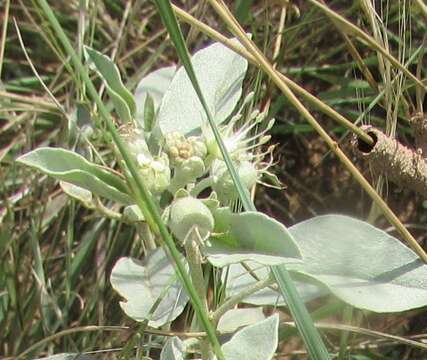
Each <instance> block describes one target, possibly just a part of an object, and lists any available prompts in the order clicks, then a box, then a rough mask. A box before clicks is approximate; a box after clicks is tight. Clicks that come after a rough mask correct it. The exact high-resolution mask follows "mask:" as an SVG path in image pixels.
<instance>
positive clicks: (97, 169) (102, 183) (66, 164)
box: [16, 147, 132, 204]
mask: <svg viewBox="0 0 427 360" xmlns="http://www.w3.org/2000/svg"><path fill="white" fill-rule="evenodd" d="M16 161H17V162H20V163H21V164H24V165H27V166H30V167H32V168H35V169H37V170H39V171H41V172H43V173H45V174H47V175H50V176H52V177H54V178H56V179H58V180H62V181H66V182H69V183H71V184H73V185H77V186H79V187H82V188H84V189H86V190H89V191H91V192H92V193H94V194H96V195H99V196H103V197H105V198H107V199H110V200H113V201H117V202H120V203H123V204H131V203H132V200H131V198H130V197H129V196H128V194H127V188H126V185H125V184H124V182H123V181H122V179H121V178H120V177H119V176H117V175H115V174H113V173H112V172H111V171H109V170H107V169H105V168H103V167H101V166H98V165H95V164H93V163H91V162H89V161H87V160H86V159H85V158H84V157H82V156H80V155H78V154H76V153H74V152H72V151H69V150H65V149H61V148H49V147H41V148H38V149H35V150H33V151H31V152H29V153H27V154H24V155H22V156H20V157H19V158H18V159H17V160H16Z"/></svg>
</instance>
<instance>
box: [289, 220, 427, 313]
mask: <svg viewBox="0 0 427 360" xmlns="http://www.w3.org/2000/svg"><path fill="white" fill-rule="evenodd" d="M289 231H290V232H291V234H292V235H293V236H294V238H295V240H296V241H297V243H298V245H299V247H300V249H301V252H302V255H303V259H304V263H303V264H300V265H293V266H292V267H290V270H291V269H294V270H297V271H299V272H301V273H303V274H306V275H309V276H311V277H313V278H315V279H317V280H318V281H320V282H321V283H323V284H325V285H326V286H327V287H328V288H329V289H330V290H331V291H332V292H333V293H334V294H335V295H336V296H337V297H339V298H340V299H341V300H343V301H345V302H347V303H349V304H351V305H353V306H355V307H358V308H361V309H367V310H371V311H375V312H395V311H404V310H409V309H413V308H418V307H421V306H425V305H427V265H425V264H424V263H423V262H422V261H421V260H420V259H419V258H418V256H417V255H416V254H415V253H414V252H413V251H412V250H411V249H409V248H408V247H406V246H405V245H403V244H402V243H401V242H400V241H399V240H397V239H396V238H394V237H393V236H390V235H389V234H387V233H386V232H384V231H382V230H379V229H377V228H375V227H373V226H372V225H369V224H368V223H366V222H363V221H360V220H356V219H353V218H350V217H347V216H342V215H326V216H319V217H315V218H313V219H310V220H307V221H304V222H302V223H299V224H297V225H294V226H292V227H291V228H289Z"/></svg>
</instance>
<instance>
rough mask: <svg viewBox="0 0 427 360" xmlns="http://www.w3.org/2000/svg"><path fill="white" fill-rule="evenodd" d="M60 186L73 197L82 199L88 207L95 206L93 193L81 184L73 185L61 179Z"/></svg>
mask: <svg viewBox="0 0 427 360" xmlns="http://www.w3.org/2000/svg"><path fill="white" fill-rule="evenodd" d="M59 186H61V189H62V190H63V191H64V192H65V193H66V194H67V195H68V196H70V197H72V198H73V199H76V200H78V201H81V202H82V203H83V205H84V206H86V207H87V208H93V207H94V204H93V201H92V193H91V192H90V191H89V190H86V189H84V188H82V187H80V186H77V185H73V184H71V183H69V182H66V181H60V182H59Z"/></svg>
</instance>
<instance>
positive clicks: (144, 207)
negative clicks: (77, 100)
mask: <svg viewBox="0 0 427 360" xmlns="http://www.w3.org/2000/svg"><path fill="white" fill-rule="evenodd" d="M37 1H38V4H39V5H40V7H41V8H42V9H43V11H44V13H45V15H46V17H47V19H48V20H49V22H50V24H51V26H52V28H53V29H54V31H55V33H56V35H57V36H58V38H59V40H60V42H61V43H62V46H63V47H64V48H65V50H66V52H67V53H68V55H69V56H70V58H71V60H72V62H73V65H74V67H75V69H76V71H77V72H78V73H79V75H80V77H81V79H82V81H83V82H84V84H85V86H86V88H87V92H88V94H89V95H90V96H91V97H92V99H93V101H94V102H95V103H96V105H97V106H98V109H99V112H100V114H101V116H102V118H103V119H104V121H105V123H106V125H107V128H108V130H109V132H110V133H111V136H112V139H113V141H114V143H115V145H116V146H117V148H118V150H119V152H120V154H121V156H122V157H123V160H124V162H125V164H126V166H127V168H128V170H129V172H130V174H131V175H132V180H133V182H134V185H135V186H134V189H135V192H136V195H137V196H136V197H135V198H136V201H137V204H138V206H139V207H140V208H141V211H142V212H143V213H144V216H146V218H151V219H153V220H154V222H155V225H156V226H157V227H158V231H159V233H160V235H161V237H162V239H163V240H164V242H165V244H166V246H167V248H168V250H169V252H170V255H171V256H172V258H173V260H174V261H175V263H176V267H177V272H178V275H179V277H180V278H181V281H182V282H183V285H184V287H185V289H186V291H187V292H188V295H189V296H190V299H191V301H192V303H193V306H194V310H195V312H196V313H197V315H198V317H199V319H200V321H201V323H202V325H203V326H204V328H205V331H206V333H207V335H208V338H209V341H211V343H212V345H213V348H214V351H215V353H216V355H217V357H218V358H219V359H224V356H223V355H222V352H221V348H220V344H219V342H218V339H217V337H216V334H215V330H214V328H213V326H212V324H211V322H210V320H209V318H208V314H207V313H206V311H205V310H204V308H203V305H202V301H201V299H200V297H199V295H198V294H197V292H196V290H195V288H194V286H193V284H192V282H191V279H190V277H189V276H188V274H187V272H186V269H185V267H184V264H183V263H182V261H181V260H180V258H179V256H180V254H179V251H178V249H177V248H176V246H175V242H174V240H173V238H172V236H171V235H170V234H169V232H168V230H167V228H166V225H165V224H164V223H163V221H162V219H161V215H160V212H159V210H158V208H157V206H156V204H155V202H154V201H153V199H152V198H151V195H150V193H149V192H148V190H147V188H146V187H145V185H144V182H143V180H142V178H141V176H140V175H139V173H138V169H137V166H136V164H135V160H134V159H133V157H132V156H131V155H130V152H129V151H128V149H127V147H126V145H125V143H124V142H123V140H122V139H121V138H120V136H119V134H118V132H117V130H116V128H115V126H114V123H113V119H112V118H111V115H110V113H109V112H108V110H107V108H106V107H105V105H104V104H103V102H102V100H101V98H100V97H99V95H98V92H97V90H96V88H95V86H94V85H93V83H92V81H91V80H90V78H89V75H88V73H87V70H86V68H85V67H84V65H83V64H82V63H81V61H80V58H79V56H78V55H77V53H76V52H75V50H74V47H73V45H72V44H71V43H70V41H69V40H68V37H67V35H66V34H65V32H64V30H63V29H62V27H61V25H60V24H59V22H58V20H57V18H56V16H55V14H54V13H53V11H52V9H51V7H50V6H49V4H48V3H47V1H46V0H37ZM131 185H133V184H131ZM150 225H153V224H150Z"/></svg>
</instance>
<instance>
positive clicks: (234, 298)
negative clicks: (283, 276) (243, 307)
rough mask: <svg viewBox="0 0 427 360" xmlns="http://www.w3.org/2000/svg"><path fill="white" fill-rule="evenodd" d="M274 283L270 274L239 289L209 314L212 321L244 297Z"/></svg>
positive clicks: (216, 319) (216, 320)
mask: <svg viewBox="0 0 427 360" xmlns="http://www.w3.org/2000/svg"><path fill="white" fill-rule="evenodd" d="M273 283H274V279H273V277H271V276H268V277H266V278H265V279H262V280H260V281H257V282H256V283H254V284H252V285H251V286H248V287H247V288H245V289H244V290H242V291H240V292H239V293H237V294H236V295H233V296H231V297H230V298H229V299H228V300H227V301H225V302H224V303H223V304H222V305H221V306H220V307H219V308H218V309H216V310H215V311H214V312H213V313H212V314H211V316H210V318H211V320H212V322H213V323H214V324H216V323H217V322H218V321H219V319H220V318H221V316H222V315H224V314H225V313H226V312H227V311H228V310H230V309H232V308H233V307H235V306H236V305H237V304H239V303H240V302H241V301H242V300H243V299H244V298H245V297H248V296H249V295H252V294H254V293H256V292H257V291H259V290H262V289H264V288H266V287H267V286H269V285H271V284H273Z"/></svg>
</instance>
